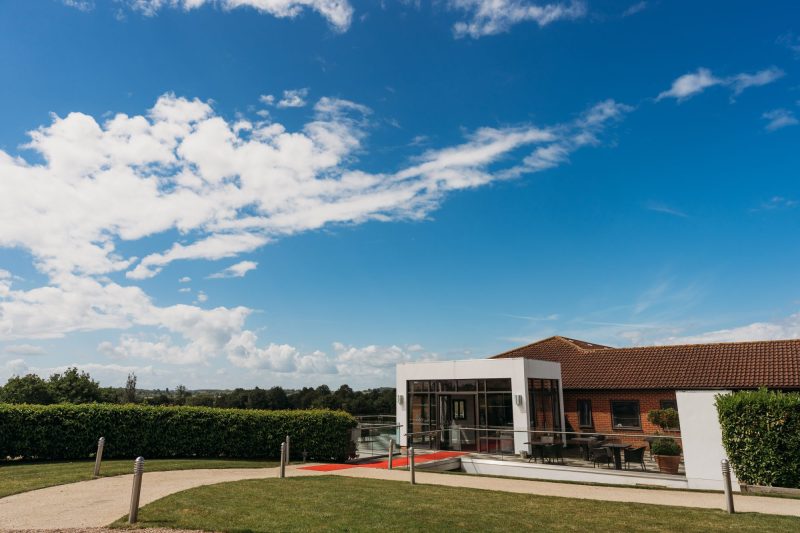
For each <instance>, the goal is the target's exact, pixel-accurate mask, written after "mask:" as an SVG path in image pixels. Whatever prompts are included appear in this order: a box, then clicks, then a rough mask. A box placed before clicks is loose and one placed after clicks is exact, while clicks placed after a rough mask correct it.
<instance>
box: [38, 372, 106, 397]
mask: <svg viewBox="0 0 800 533" xmlns="http://www.w3.org/2000/svg"><path fill="white" fill-rule="evenodd" d="M49 385H50V390H51V391H52V394H53V398H54V399H55V401H56V402H59V403H61V402H65V403H93V402H99V401H100V400H101V399H102V394H101V393H100V384H99V383H97V382H96V381H94V380H93V379H92V378H91V376H89V374H87V373H86V372H80V373H79V372H78V369H77V368H75V367H72V368H68V369H67V370H66V371H65V372H64V373H63V374H53V375H52V376H50V383H49Z"/></svg>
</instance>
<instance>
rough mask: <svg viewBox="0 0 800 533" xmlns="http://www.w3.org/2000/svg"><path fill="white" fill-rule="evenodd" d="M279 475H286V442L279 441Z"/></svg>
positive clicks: (283, 476) (282, 476)
mask: <svg viewBox="0 0 800 533" xmlns="http://www.w3.org/2000/svg"><path fill="white" fill-rule="evenodd" d="M280 477H281V478H285V477H286V443H285V442H281V468H280Z"/></svg>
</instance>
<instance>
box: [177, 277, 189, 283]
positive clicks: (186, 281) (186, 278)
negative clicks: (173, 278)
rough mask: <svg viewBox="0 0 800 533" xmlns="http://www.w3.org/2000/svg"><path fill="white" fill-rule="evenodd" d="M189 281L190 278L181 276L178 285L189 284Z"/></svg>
mask: <svg viewBox="0 0 800 533" xmlns="http://www.w3.org/2000/svg"><path fill="white" fill-rule="evenodd" d="M191 281H192V278H190V277H189V276H183V277H182V278H181V279H179V280H178V283H190V282H191Z"/></svg>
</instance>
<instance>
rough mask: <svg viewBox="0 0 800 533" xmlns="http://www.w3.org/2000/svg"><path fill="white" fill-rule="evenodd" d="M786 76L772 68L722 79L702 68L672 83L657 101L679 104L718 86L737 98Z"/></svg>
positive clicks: (777, 69) (660, 94)
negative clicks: (669, 99) (747, 90)
mask: <svg viewBox="0 0 800 533" xmlns="http://www.w3.org/2000/svg"><path fill="white" fill-rule="evenodd" d="M784 75H785V73H784V72H783V71H782V70H781V69H779V68H777V67H774V66H772V67H768V68H766V69H763V70H759V71H758V72H754V73H752V74H750V73H747V72H741V73H739V74H735V75H733V76H729V77H726V78H720V77H717V76H715V75H714V74H713V73H712V72H711V70H709V69H707V68H704V67H701V68H698V69H697V70H696V71H695V72H690V73H688V74H684V75H683V76H680V77H678V78H677V79H676V80H675V81H673V82H672V86H671V87H670V88H669V89H668V90H666V91H663V92H661V93H659V95H658V96H657V97H656V101H657V102H658V101H660V100H663V99H665V98H674V99H676V100H678V102H683V101H685V100H688V99H689V98H691V97H693V96H695V95H698V94H700V93H702V92H703V91H705V90H706V89H708V88H709V87H714V86H716V85H723V86H726V87H729V88H730V89H731V91H732V92H733V95H732V97H736V96H739V95H740V94H741V93H742V92H743V91H745V90H746V89H749V88H750V87H761V86H763V85H768V84H770V83H773V82H775V81H777V80H779V79H780V78H782V77H783V76H784Z"/></svg>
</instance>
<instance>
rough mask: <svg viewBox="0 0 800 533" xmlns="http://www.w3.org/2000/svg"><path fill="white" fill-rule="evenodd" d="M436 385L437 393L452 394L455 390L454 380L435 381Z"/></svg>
mask: <svg viewBox="0 0 800 533" xmlns="http://www.w3.org/2000/svg"><path fill="white" fill-rule="evenodd" d="M436 383H438V384H439V392H454V391H455V390H456V382H455V380H451V379H443V380H441V381H437V382H436Z"/></svg>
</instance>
